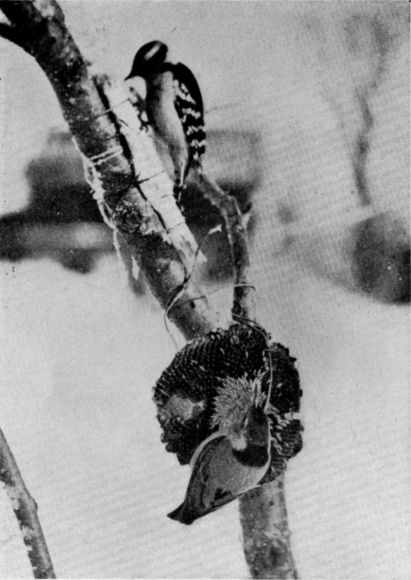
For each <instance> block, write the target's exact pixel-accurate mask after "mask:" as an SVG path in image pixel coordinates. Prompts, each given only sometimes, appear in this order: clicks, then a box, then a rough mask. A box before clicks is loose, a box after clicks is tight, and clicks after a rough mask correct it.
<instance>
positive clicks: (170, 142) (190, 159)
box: [125, 40, 206, 196]
mask: <svg viewBox="0 0 411 580" xmlns="http://www.w3.org/2000/svg"><path fill="white" fill-rule="evenodd" d="M167 53H168V48H167V46H166V45H165V44H164V43H162V42H160V41H157V40H154V41H152V42H148V43H147V44H145V45H144V46H142V47H141V48H140V49H139V50H138V51H137V53H136V55H135V57H134V61H133V66H132V68H131V72H130V74H129V75H128V76H127V77H126V79H125V80H127V79H131V78H133V77H136V76H140V77H142V78H143V79H144V80H145V82H146V87H147V91H146V113H147V117H148V120H149V123H150V124H151V125H152V127H153V129H154V131H155V133H156V134H157V135H158V136H159V137H160V138H161V139H162V141H163V142H164V143H165V144H166V145H167V147H168V151H169V154H170V157H171V160H172V162H173V166H174V172H175V186H174V192H175V194H176V195H178V196H179V195H180V193H181V190H182V188H183V186H184V181H185V179H186V177H187V174H188V172H189V170H190V168H196V169H197V170H200V171H201V157H202V156H203V155H204V152H205V146H206V135H205V131H204V117H203V114H204V111H203V100H202V97H201V92H200V88H199V86H198V83H197V81H196V79H195V77H194V75H193V73H192V72H191V71H190V69H188V68H187V67H186V66H185V65H183V64H181V63H175V64H173V63H170V62H168V61H167Z"/></svg>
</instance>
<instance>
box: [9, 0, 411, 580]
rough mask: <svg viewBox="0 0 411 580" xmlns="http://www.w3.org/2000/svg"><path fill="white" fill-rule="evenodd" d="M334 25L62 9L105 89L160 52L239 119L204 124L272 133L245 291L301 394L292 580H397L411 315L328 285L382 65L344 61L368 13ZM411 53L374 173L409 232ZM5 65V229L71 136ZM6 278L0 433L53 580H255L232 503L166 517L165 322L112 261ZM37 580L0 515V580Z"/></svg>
mask: <svg viewBox="0 0 411 580" xmlns="http://www.w3.org/2000/svg"><path fill="white" fill-rule="evenodd" d="M314 4H315V6H314ZM340 4H341V5H342V8H340V10H341V11H342V12H341V13H339V12H337V13H335V12H334V10H331V8H325V6H329V5H327V3H313V6H314V8H312V9H311V12H310V11H309V10H308V9H306V8H305V7H304V5H305V3H251V2H244V3H240V2H236V3H232V2H227V3H226V2H218V3H215V4H214V5H213V10H211V9H210V8H209V7H208V5H206V3H199V4H196V5H195V6H196V8H194V5H193V4H192V3H188V2H179V3H154V2H148V3H147V2H144V3H138V2H127V1H123V2H121V3H118V2H99V4H98V6H99V7H98V8H97V3H95V2H92V1H87V0H81V1H80V2H74V1H73V0H71V1H70V2H64V4H63V6H64V8H65V10H66V13H67V20H68V22H69V24H70V25H71V26H72V28H73V33H74V34H75V36H76V38H78V42H79V44H80V46H81V48H82V49H83V50H84V52H85V53H86V54H87V56H88V58H90V59H94V60H95V61H96V64H97V66H98V67H99V68H100V69H102V70H106V71H107V72H109V73H113V74H116V75H118V74H119V72H118V70H119V67H120V66H121V70H122V73H123V72H124V75H125V74H126V73H127V72H128V70H127V69H128V67H129V65H130V60H131V57H132V55H133V53H134V51H135V50H136V48H137V46H139V45H140V44H141V43H143V42H145V41H147V40H151V39H152V38H153V37H158V38H162V39H163V40H165V41H166V42H168V44H170V45H172V46H173V48H174V52H175V53H177V54H178V58H182V59H183V57H184V55H185V54H186V55H190V58H188V57H187V58H186V61H187V63H188V64H190V66H192V68H193V69H195V70H200V77H201V78H200V80H201V81H202V86H204V93H205V97H206V99H205V100H206V103H209V107H210V109H211V108H212V107H213V106H215V107H218V105H224V104H225V103H230V104H232V109H228V111H229V112H227V109H226V108H225V109H221V111H219V112H218V110H217V112H214V113H212V112H210V123H211V124H213V123H214V125H215V126H217V124H218V123H221V124H225V125H229V126H239V125H240V124H246V125H247V126H248V127H255V128H259V129H261V127H263V154H262V159H261V164H262V168H263V179H262V182H261V185H260V190H259V191H258V192H257V193H256V206H257V210H258V215H259V217H258V223H257V228H256V234H255V238H254V241H253V263H254V273H253V278H254V281H255V284H256V287H257V290H258V297H259V319H260V321H261V322H262V323H263V324H264V325H265V326H266V327H267V328H268V330H270V331H271V333H272V336H273V339H274V340H276V341H279V342H282V343H283V344H285V345H287V346H288V347H289V348H290V350H291V353H292V354H293V355H294V356H296V357H297V359H298V368H299V371H300V375H301V381H302V388H303V391H304V397H303V402H302V416H303V422H304V426H305V432H304V448H303V451H302V452H301V453H300V454H299V455H298V456H297V457H296V458H294V459H293V460H292V461H291V462H290V464H289V468H288V471H287V477H286V486H287V487H286V489H287V501H288V510H289V517H290V526H291V530H292V542H293V549H294V554H295V558H296V561H297V565H298V569H299V573H300V576H301V577H302V578H304V579H305V580H307V579H309V578H315V579H319V578H324V579H326V580H331V579H341V580H343V579H353V580H354V579H355V580H363V579H364V578H367V579H370V580H385V579H386V578H393V579H396V580H397V579H398V580H399V579H404V580H405V578H407V577H408V575H409V569H410V561H409V546H408V540H409V537H408V521H409V515H410V514H409V480H408V474H409V458H408V451H409V447H408V442H407V433H408V428H407V421H408V417H407V407H408V403H407V401H408V398H407V384H408V353H409V344H408V323H409V313H408V307H405V306H395V305H392V304H383V303H381V302H377V301H375V300H373V299H371V298H368V297H365V296H363V295H361V294H360V293H358V292H354V291H352V290H350V289H348V288H346V287H344V286H342V285H339V284H337V283H334V282H332V279H333V275H334V274H335V276H334V279H339V278H340V274H341V271H342V270H345V269H347V268H348V266H347V256H345V254H344V252H343V249H342V243H340V240H341V238H344V236H345V234H346V231H347V230H346V222H345V221H344V219H343V216H344V217H346V216H347V214H349V215H352V216H353V217H352V218H351V217H350V218H349V220H348V221H350V220H351V219H352V220H354V221H355V219H357V218H356V216H357V200H356V195H355V186H354V183H353V177H352V171H351V166H350V154H351V151H352V143H353V141H354V139H355V135H356V134H357V132H358V127H359V125H360V124H361V118H360V114H359V112H358V103H357V102H356V100H355V98H354V96H353V95H354V94H355V91H354V88H355V87H356V88H357V89H358V87H359V86H361V87H363V88H364V87H365V86H366V85H367V86H368V85H369V86H371V84H372V79H373V78H375V71H376V70H377V69H378V66H377V65H378V63H379V61H378V59H377V57H376V56H375V54H376V53H375V50H374V52H373V51H372V50H370V53H369V54H368V53H367V50H368V48H369V46H370V45H371V44H372V43H371V41H370V43H369V44H367V41H364V42H365V45H364V46H365V48H364V50H361V49H360V50H359V51H358V52H357V53H355V54H356V55H357V57H358V55H360V57H361V58H360V57H358V58H357V60H356V57H355V56H353V54H349V53H348V50H346V51H345V52H344V50H345V48H344V47H345V45H344V42H343V40H341V38H340V37H338V35H333V34H331V33H333V31H334V32H335V31H337V32H338V31H341V30H342V27H341V26H340V24H341V22H342V20H343V19H344V18H345V19H346V18H347V14H349V12H350V10H353V13H354V8H355V6H359V5H355V6H354V4H355V3H354V4H353V3H346V4H345V3H340ZM360 4H362V5H363V6H365V4H363V3H360ZM387 4H388V3H387ZM397 4H398V3H397ZM101 6H103V7H104V9H102V8H101ZM292 6H294V7H295V6H297V8H292ZM353 6H354V8H353ZM367 6H369V5H367ZM361 10H367V8H362V9H361ZM368 10H369V11H372V10H373V8H371V7H368ZM293 11H294V12H293ZM342 13H344V14H343V15H342ZM370 14H371V12H370ZM344 15H345V16H344ZM360 20H361V19H360ZM370 20H372V18H371V17H370ZM301 22H302V23H303V24H301ZM387 22H391V20H389V19H388V16H387ZM267 23H269V24H267ZM304 23H305V24H304ZM307 23H309V24H310V26H311V28H310V26H308V27H307V26H306V24H307ZM318 23H320V24H318ZM314 25H316V26H317V28H316V29H315V30H316V31H317V32H316V33H315V34H313V33H312V32H310V30H311V31H312V29H313V26H314ZM364 26H365V25H364ZM387 26H388V25H387ZM314 28H315V26H314ZM399 28H400V27H399ZM307 30H308V32H307ZM320 33H321V34H323V35H325V36H321V35H320V36H318V35H319V34H320ZM330 34H331V37H332V39H334V38H335V39H336V40H335V45H334V44H333V42H334V40H333V41H331V40H330ZM193 38H194V39H195V46H192V44H190V42H191V43H192V40H191V39H193ZM210 38H212V40H213V42H212V43H210ZM318 38H321V42H318V43H317V40H318ZM404 38H405V41H404V43H403V47H404V48H403V49H401V46H400V44H401V43H400V44H399V45H398V46H397V48H396V49H395V51H394V52H393V53H392V55H391V56H390V59H388V60H387V61H386V62H385V64H384V66H385V68H384V71H383V74H382V78H380V80H379V84H378V85H377V88H376V89H375V92H374V93H373V95H372V96H370V106H371V109H372V113H373V115H374V127H373V133H372V141H371V148H370V153H369V169H368V175H369V179H370V181H371V187H372V194H373V201H374V204H375V207H376V208H377V209H378V210H379V211H386V210H390V211H394V212H396V213H397V214H398V215H400V216H404V215H406V214H405V213H404V207H406V202H407V196H408V187H409V176H408V158H407V156H406V152H407V150H408V149H407V148H408V141H409V125H408V115H409V86H408V60H407V59H408V43H407V38H406V35H405V37H404ZM234 39H235V40H234ZM313 39H314V40H313ZM315 39H317V40H315ZM338 43H339V44H338ZM136 45H137V46H136ZM316 47H317V48H318V47H320V48H321V50H320V51H319V52H318V50H317V48H316ZM3 48H4V51H5V52H6V51H7V52H6V54H7V57H8V63H9V66H8V67H6V68H7V70H5V71H4V72H5V76H6V81H7V82H8V85H7V89H6V92H5V109H4V111H5V115H6V119H7V122H6V123H5V128H6V131H5V139H6V140H5V143H6V153H7V157H6V163H5V167H4V171H3V173H4V176H5V179H4V180H3V184H4V185H5V197H4V207H5V209H6V210H7V211H11V210H12V209H13V208H15V207H18V206H19V205H21V204H22V202H23V201H24V195H25V191H26V189H25V188H26V185H25V183H24V178H23V172H22V170H23V168H24V163H25V162H27V161H28V160H29V159H30V158H31V157H32V156H33V155H35V154H37V153H38V149H39V147H40V146H41V145H42V139H43V137H44V135H46V133H47V131H48V130H49V128H50V126H51V125H53V124H56V123H60V122H61V119H60V117H59V114H58V109H57V105H56V104H55V102H54V98H53V95H52V94H51V92H50V90H49V88H48V87H47V83H46V81H45V80H44V79H43V78H42V77H41V76H40V72H39V70H38V68H37V67H36V65H35V64H34V63H32V62H31V61H30V58H29V57H28V56H27V55H23V54H22V53H20V52H19V51H18V50H17V49H15V48H10V47H9V46H8V45H7V43H6V42H2V49H3ZM366 49H367V50H366ZM334 50H335V51H334ZM333 51H334V52H333ZM324 54H325V55H328V56H327V58H328V60H327V58H324ZM181 55H182V56H181ZM267 55H273V56H272V57H271V56H270V58H269V59H268V57H267ZM364 55H365V56H364ZM377 61H378V62H377ZM359 63H360V64H359ZM351 67H354V68H355V67H356V68H355V70H354V72H353V69H352V68H351ZM269 72H270V74H269ZM122 73H121V75H122ZM121 75H120V76H121ZM124 75H122V76H124ZM344 75H345V76H344ZM350 83H351V85H350ZM238 102H240V105H241V106H237V105H236V103H237V104H238ZM249 103H252V104H253V107H250V106H248V104H249ZM256 104H258V105H259V106H258V107H257V105H256ZM244 110H247V111H248V113H247V115H245V116H244V115H243V114H242V112H241V111H244ZM7 115H8V117H7ZM213 115H214V116H213ZM22 142H24V144H25V146H24V147H22V146H21V143H22ZM404 151H405V153H404ZM371 170H372V171H371ZM278 200H280V201H281V202H282V204H283V205H284V204H290V206H292V207H293V210H294V211H295V212H296V219H297V220H298V221H297V222H296V223H297V224H300V226H301V227H300V226H299V225H297V226H296V225H295V224H294V226H293V227H294V229H293V236H294V244H293V245H291V246H287V247H284V244H283V242H284V235H285V234H286V232H285V230H284V228H285V226H284V225H281V224H279V223H278V218H277V206H276V204H277V202H278ZM340 216H341V220H340V219H339V218H340ZM327 224H328V225H327ZM329 224H335V225H332V226H330V225H329ZM300 230H301V231H302V230H304V232H305V233H304V234H303V233H299V232H300ZM307 232H308V233H307ZM330 239H332V240H337V242H335V243H334V244H332V243H330ZM327 244H328V245H327ZM309 254H314V255H309ZM316 257H317V258H318V259H317V262H318V260H320V261H321V260H322V259H324V260H325V259H326V260H328V262H327V268H328V269H327V268H326V270H327V273H328V274H329V276H328V277H327V278H326V277H323V276H321V275H319V274H318V268H317V269H316V268H315V267H314V266H315V259H314V258H316ZM313 264H314V266H313ZM0 266H1V270H0V271H1V278H0V292H1V297H0V298H1V304H2V310H1V317H2V320H1V322H2V329H4V332H3V333H2V337H1V338H2V342H1V346H0V348H1V350H0V356H1V375H0V377H1V384H0V389H1V391H0V400H1V404H0V426H1V428H2V429H3V430H4V432H5V434H6V436H7V438H8V440H9V443H10V445H11V447H12V449H13V452H14V454H15V456H16V459H17V461H18V463H19V466H20V468H21V471H22V473H23V476H24V478H25V480H26V483H27V485H28V487H29V490H30V491H31V493H32V494H33V496H34V497H35V499H36V500H37V502H38V504H39V506H40V508H39V509H40V517H41V521H42V524H43V528H44V531H45V535H46V538H47V541H48V544H49V548H50V552H51V554H52V557H53V560H54V564H55V568H56V571H57V574H58V575H59V576H60V577H152V578H154V577H172V578H189V577H200V578H205V577H210V578H220V577H226V578H228V577H230V578H246V577H247V574H248V572H247V569H246V566H245V564H244V558H243V555H242V546H241V533H240V528H239V524H238V512H237V505H236V502H233V503H231V504H229V505H228V506H226V507H225V508H223V509H222V510H220V511H218V512H216V513H215V514H212V515H210V516H207V517H205V518H203V519H201V520H199V521H198V522H196V523H195V524H193V525H192V526H191V527H189V528H188V527H183V526H181V525H179V524H178V523H176V522H173V521H171V520H169V519H168V518H167V517H166V513H167V512H168V511H169V510H171V509H173V508H174V507H176V506H177V504H178V503H179V502H180V501H181V500H182V498H183V495H184V491H185V485H186V483H187V480H188V475H189V472H188V468H182V467H180V466H178V464H177V461H176V459H175V458H174V457H173V456H172V455H170V454H168V453H166V451H165V450H164V448H163V446H162V444H161V443H160V430H159V427H158V425H157V422H156V419H155V409H154V405H153V403H152V401H151V387H152V385H153V384H154V383H155V380H156V379H157V377H158V376H159V374H160V373H161V371H162V369H163V368H164V367H165V366H166V365H167V364H168V362H169V361H170V360H171V358H172V357H173V356H174V354H175V346H174V343H173V341H172V340H171V338H170V336H169V335H168V333H167V331H166V328H165V325H164V319H163V313H162V312H161V311H160V309H159V307H158V306H156V305H155V304H154V302H153V301H152V300H151V298H150V297H149V296H147V295H145V296H142V297H141V298H139V299H136V298H135V297H134V296H133V295H132V294H131V292H130V290H129V289H128V288H127V286H126V285H125V284H124V282H123V278H122V277H121V270H120V266H119V265H118V263H117V262H116V261H115V258H114V256H110V257H106V258H104V259H102V260H101V261H100V262H99V264H98V267H97V268H96V270H95V271H93V272H92V273H91V274H88V275H86V276H84V275H79V274H75V273H72V272H69V271H66V270H64V269H63V268H62V267H61V266H59V265H57V264H55V263H53V262H51V261H49V260H46V259H43V260H38V261H32V262H29V261H24V262H22V263H19V264H17V265H12V264H10V263H1V264H0ZM208 289H210V290H211V289H212V288H211V286H210V284H208ZM229 300H230V289H229V288H227V289H225V290H222V291H221V292H217V293H213V294H210V301H212V302H213V303H214V304H215V306H216V308H218V310H219V311H220V312H221V321H222V324H223V323H224V322H225V320H226V318H227V315H228V307H229ZM177 340H180V339H179V338H178V336H177ZM180 344H182V342H181V340H180ZM30 574H31V572H30V569H29V566H28V563H27V558H26V555H25V553H24V549H23V547H22V543H21V540H20V537H19V534H18V531H17V529H16V523H15V521H14V515H13V513H12V512H11V509H10V506H9V503H8V499H7V498H6V497H5V494H2V493H0V577H30Z"/></svg>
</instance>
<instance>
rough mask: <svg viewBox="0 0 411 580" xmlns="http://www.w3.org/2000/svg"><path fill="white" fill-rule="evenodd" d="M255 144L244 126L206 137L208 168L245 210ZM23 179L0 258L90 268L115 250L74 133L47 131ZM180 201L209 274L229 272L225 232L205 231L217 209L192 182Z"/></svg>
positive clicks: (0, 226)
mask: <svg viewBox="0 0 411 580" xmlns="http://www.w3.org/2000/svg"><path fill="white" fill-rule="evenodd" d="M257 146H258V139H257V137H256V136H255V135H254V134H251V133H247V132H228V131H214V132H213V131H210V133H209V135H208V152H207V164H206V170H207V172H209V174H210V175H212V176H213V178H214V179H216V180H217V181H218V183H219V185H220V186H221V187H223V188H224V189H226V191H228V192H229V193H231V194H233V195H234V196H236V198H237V199H238V202H239V205H240V207H241V209H242V211H244V212H245V211H249V210H250V207H251V201H250V199H251V195H252V192H253V190H254V189H255V187H256V185H257V182H258V175H259V171H258V163H257V161H258V155H257ZM160 154H161V155H162V154H163V153H162V151H161V148H160ZM239 160H241V162H239ZM242 160H244V161H242ZM26 177H27V180H28V184H29V188H30V195H29V203H28V205H27V207H26V208H24V209H22V210H21V211H19V212H16V213H12V214H8V215H6V216H3V217H2V218H0V259H3V260H11V261H18V260H22V259H24V258H37V257H44V256H47V257H50V258H53V259H55V260H57V261H58V262H60V263H61V264H62V265H63V266H64V267H66V268H69V269H72V270H75V271H77V272H82V273H87V272H90V271H91V270H92V268H93V266H94V264H95V262H96V260H97V259H98V257H99V256H100V255H101V254H103V253H106V252H111V251H113V243H112V233H111V231H110V229H109V228H108V227H107V225H106V224H105V223H104V222H103V220H102V217H101V215H100V212H99V210H98V207H97V204H96V201H95V200H94V199H93V196H92V194H91V191H90V186H89V185H88V184H87V182H86V181H85V178H84V172H83V166H82V161H81V157H80V154H79V152H78V151H77V149H76V148H75V146H74V144H73V141H72V138H71V135H70V134H69V133H67V132H64V131H59V130H54V131H52V132H51V133H50V135H49V138H48V140H47V142H46V146H45V148H44V149H43V151H42V152H41V153H40V155H39V156H38V157H37V158H36V159H34V160H33V161H32V162H31V163H30V164H29V166H28V167H27V171H26ZM182 202H183V205H184V208H185V209H184V213H185V216H186V219H187V222H188V224H189V226H190V227H191V228H192V230H193V233H194V235H195V236H196V238H197V240H201V249H202V251H203V253H204V254H205V255H206V256H207V259H208V274H209V275H210V276H213V277H214V276H216V277H226V276H227V275H229V274H230V272H231V263H230V254H229V247H228V242H227V240H226V236H225V233H224V231H223V232H221V233H220V232H217V233H214V234H213V235H212V236H209V237H208V238H207V236H206V235H205V234H206V233H207V231H208V230H209V229H210V228H212V227H214V226H216V225H217V224H219V223H221V225H223V224H222V220H221V217H220V215H219V214H218V212H217V210H216V209H215V208H214V207H212V206H211V204H210V203H209V202H208V201H207V200H205V199H203V197H202V196H201V194H200V193H199V192H198V191H197V190H196V188H195V186H194V185H193V184H192V183H190V181H188V183H187V188H186V191H185V192H184V194H183V197H182Z"/></svg>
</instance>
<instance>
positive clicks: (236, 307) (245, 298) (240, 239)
mask: <svg viewBox="0 0 411 580" xmlns="http://www.w3.org/2000/svg"><path fill="white" fill-rule="evenodd" d="M195 179H196V183H197V186H198V187H199V189H200V190H201V192H202V194H203V195H204V197H206V198H207V199H208V200H209V201H210V202H211V203H212V204H213V205H214V206H215V207H216V208H217V209H218V210H219V211H220V213H221V215H222V217H223V219H224V222H225V225H226V229H227V235H228V241H229V244H230V249H231V256H232V260H233V267H234V294H233V306H232V311H231V312H232V316H233V319H234V320H239V321H241V320H244V319H246V320H249V319H251V320H252V319H253V318H254V316H255V303H254V293H255V288H254V286H253V285H252V284H250V281H249V272H250V257H249V252H248V244H247V234H246V230H245V227H244V224H243V219H242V215H241V212H240V210H239V207H238V204H237V200H236V199H235V198H234V197H233V196H232V195H229V194H227V193H225V192H224V191H223V190H222V189H221V188H220V187H219V186H218V185H217V184H216V183H214V182H213V181H212V180H211V179H209V178H208V177H207V176H206V175H205V174H199V173H198V172H197V173H196V174H195Z"/></svg>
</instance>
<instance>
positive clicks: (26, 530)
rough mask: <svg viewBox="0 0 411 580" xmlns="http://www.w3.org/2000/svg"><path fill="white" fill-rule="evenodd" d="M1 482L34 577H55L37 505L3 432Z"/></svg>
mask: <svg viewBox="0 0 411 580" xmlns="http://www.w3.org/2000/svg"><path fill="white" fill-rule="evenodd" d="M0 481H2V482H3V483H4V485H5V488H6V492H7V495H8V496H9V498H10V501H11V504H12V506H13V510H14V513H15V515H16V518H17V521H18V523H19V526H20V530H21V533H22V536H23V541H24V543H25V545H26V548H27V554H28V557H29V559H30V563H31V566H32V569H33V574H34V577H35V578H55V577H56V576H55V574H54V570H53V564H52V561H51V558H50V554H49V551H48V549H47V544H46V540H45V538H44V534H43V530H42V529H41V525H40V521H39V519H38V516H37V505H36V502H35V501H34V499H33V498H32V497H31V495H30V494H29V492H28V491H27V488H26V485H25V483H24V481H23V478H22V476H21V473H20V471H19V469H18V467H17V464H16V461H15V459H14V457H13V454H12V452H11V450H10V448H9V446H8V443H7V440H6V438H5V436H4V434H3V431H2V430H1V429H0Z"/></svg>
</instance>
